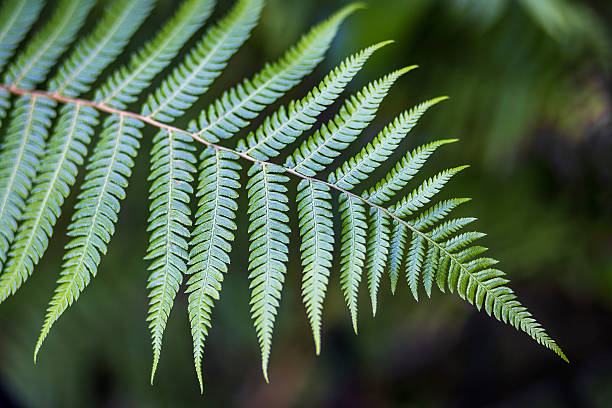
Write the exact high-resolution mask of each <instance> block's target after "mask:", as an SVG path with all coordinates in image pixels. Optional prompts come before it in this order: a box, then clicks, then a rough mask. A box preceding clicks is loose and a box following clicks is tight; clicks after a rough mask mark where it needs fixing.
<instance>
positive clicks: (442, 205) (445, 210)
mask: <svg viewBox="0 0 612 408" xmlns="http://www.w3.org/2000/svg"><path fill="white" fill-rule="evenodd" d="M468 201H470V199H469V198H451V199H450V200H444V201H441V202H439V203H437V204H436V205H434V206H432V207H431V208H429V209H428V210H427V211H424V212H422V213H421V214H420V215H419V216H418V218H417V219H416V220H414V221H412V225H413V226H414V228H416V229H418V230H421V231H422V230H424V229H426V228H428V227H430V226H432V225H434V224H436V223H438V222H440V221H442V220H444V219H445V218H446V217H447V216H448V214H450V212H451V211H452V210H454V209H455V208H457V207H458V206H460V205H461V204H463V203H466V202H468Z"/></svg>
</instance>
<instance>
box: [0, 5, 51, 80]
mask: <svg viewBox="0 0 612 408" xmlns="http://www.w3.org/2000/svg"><path fill="white" fill-rule="evenodd" d="M43 4H44V2H43V1H42V0H22V1H7V2H4V4H3V5H2V8H1V9H0V27H2V28H1V29H0V71H2V68H4V65H5V64H6V62H7V61H8V60H9V59H10V58H11V57H12V56H13V52H14V51H15V48H17V46H18V45H19V43H20V42H21V40H22V39H23V37H25V35H26V34H27V33H28V30H29V29H30V27H31V26H32V24H34V21H36V18H37V17H38V13H39V12H40V9H41V8H42V6H43Z"/></svg>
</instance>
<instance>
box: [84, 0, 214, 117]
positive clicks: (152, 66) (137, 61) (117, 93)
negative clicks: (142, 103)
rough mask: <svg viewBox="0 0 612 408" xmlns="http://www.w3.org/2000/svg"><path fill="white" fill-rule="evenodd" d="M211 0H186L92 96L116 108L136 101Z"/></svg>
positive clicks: (208, 9)
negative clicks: (152, 37)
mask: <svg viewBox="0 0 612 408" xmlns="http://www.w3.org/2000/svg"><path fill="white" fill-rule="evenodd" d="M213 4H214V0H186V1H185V2H183V4H182V5H181V7H180V8H179V10H178V11H177V12H176V14H175V16H174V17H173V18H172V19H171V20H170V21H169V22H168V23H166V24H165V25H164V26H163V28H162V29H161V30H160V31H159V32H158V34H157V35H156V36H155V38H154V39H153V40H151V41H150V42H149V43H148V44H146V45H145V46H144V47H143V48H142V49H141V50H140V51H139V52H137V53H136V54H134V55H133V56H132V58H131V60H130V62H129V64H128V65H127V66H126V67H123V68H121V69H118V70H117V71H115V72H114V73H113V75H111V76H110V77H108V79H107V81H106V82H105V84H104V85H103V86H102V87H101V88H100V89H98V91H97V92H96V97H95V98H94V100H96V101H98V102H100V103H102V104H104V105H108V106H112V107H115V108H118V109H125V108H126V105H127V104H130V103H133V102H135V101H136V99H137V96H138V94H139V93H140V92H141V91H142V90H143V89H145V88H146V87H147V86H149V85H150V84H151V80H152V79H153V77H155V75H157V74H158V73H159V72H161V70H162V69H164V68H165V67H166V66H167V65H168V64H169V63H170V62H171V61H172V58H174V57H175V56H176V54H177V53H178V52H179V51H180V49H181V47H182V46H183V45H184V44H185V42H186V41H187V40H188V39H189V38H190V37H191V36H192V35H193V33H194V32H195V31H196V30H197V29H198V28H200V27H201V26H202V25H204V22H205V21H206V19H207V18H208V16H210V13H211V12H212V9H213Z"/></svg>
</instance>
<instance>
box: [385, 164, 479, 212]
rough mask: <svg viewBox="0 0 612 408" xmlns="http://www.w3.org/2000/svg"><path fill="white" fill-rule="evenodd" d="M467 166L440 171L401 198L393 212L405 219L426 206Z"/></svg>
mask: <svg viewBox="0 0 612 408" xmlns="http://www.w3.org/2000/svg"><path fill="white" fill-rule="evenodd" d="M467 167H469V166H459V167H455V168H452V169H448V170H444V171H441V172H440V173H438V174H436V175H435V176H433V177H431V178H429V179H427V180H425V181H424V182H423V184H421V185H420V186H419V187H418V188H417V189H415V190H414V191H412V192H411V193H410V194H409V195H408V196H406V197H404V198H402V199H401V200H400V201H399V202H398V203H397V204H396V205H395V206H394V207H393V212H394V213H395V214H396V215H397V216H399V217H407V216H409V215H411V214H413V213H415V212H416V211H418V210H419V209H420V208H421V207H423V206H424V205H425V204H427V203H428V202H429V201H430V200H431V198H432V197H433V196H434V195H436V194H437V193H438V192H440V190H441V189H442V187H444V185H446V183H447V182H448V181H449V180H450V179H451V177H453V176H454V175H455V174H457V173H459V172H460V171H461V170H463V169H466V168H467Z"/></svg>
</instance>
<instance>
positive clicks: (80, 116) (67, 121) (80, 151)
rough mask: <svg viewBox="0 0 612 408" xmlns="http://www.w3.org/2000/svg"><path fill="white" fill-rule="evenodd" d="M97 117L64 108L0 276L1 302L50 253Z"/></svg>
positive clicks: (87, 110) (90, 112) (86, 110)
mask: <svg viewBox="0 0 612 408" xmlns="http://www.w3.org/2000/svg"><path fill="white" fill-rule="evenodd" d="M96 117H97V113H96V112H95V111H94V110H93V109H92V108H90V107H88V106H82V105H76V106H75V105H72V104H71V105H64V106H63V107H62V109H61V112H60V119H59V122H58V124H57V126H56V130H55V133H54V136H53V137H52V138H51V140H50V141H49V145H48V146H47V149H46V154H45V155H44V159H43V160H42V163H41V165H40V173H39V174H38V175H37V177H36V179H35V182H34V187H33V189H32V194H31V195H30V197H29V198H28V200H27V202H26V206H25V210H24V213H23V219H22V223H21V225H20V227H19V230H18V232H17V236H16V237H15V242H14V243H13V244H12V246H11V252H10V254H9V260H8V261H7V263H6V268H5V271H4V273H3V274H2V275H0V302H2V301H4V300H5V299H6V298H7V297H8V296H10V295H12V294H14V293H15V292H16V291H17V289H19V287H20V286H21V285H22V284H23V282H25V280H26V279H27V278H28V277H29V276H30V275H31V274H32V272H33V270H34V266H35V265H36V264H37V263H38V261H39V260H40V258H41V257H42V255H43V254H44V252H45V250H46V249H47V246H48V245H49V238H50V237H51V234H52V231H53V227H54V225H55V223H56V221H57V219H58V218H59V215H60V212H61V206H62V204H63V202H64V199H65V198H66V197H67V196H68V193H69V191H70V187H71V186H72V185H73V184H74V182H75V180H76V176H77V167H78V166H79V165H81V164H82V163H83V157H84V156H85V154H86V151H87V145H88V144H89V141H90V139H91V136H92V134H93V127H94V126H95V125H96V124H97V119H96Z"/></svg>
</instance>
